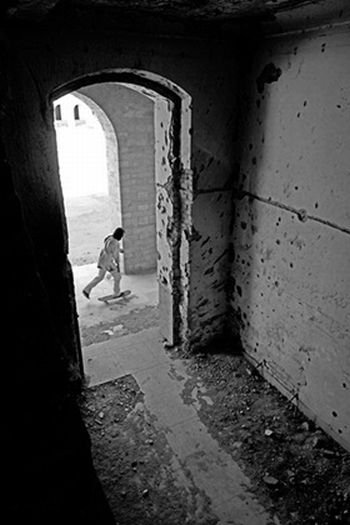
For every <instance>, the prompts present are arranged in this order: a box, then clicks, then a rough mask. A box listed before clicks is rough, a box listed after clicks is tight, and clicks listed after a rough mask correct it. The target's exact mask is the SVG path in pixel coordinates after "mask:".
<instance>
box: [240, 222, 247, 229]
mask: <svg viewBox="0 0 350 525" xmlns="http://www.w3.org/2000/svg"><path fill="white" fill-rule="evenodd" d="M241 228H242V230H245V229H246V228H247V223H246V222H244V221H242V222H241Z"/></svg>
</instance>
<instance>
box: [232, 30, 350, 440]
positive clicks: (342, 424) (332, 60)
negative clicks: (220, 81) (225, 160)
mask: <svg viewBox="0 0 350 525" xmlns="http://www.w3.org/2000/svg"><path fill="white" fill-rule="evenodd" d="M349 57H350V32H349V30H348V27H346V26H343V27H340V28H339V29H338V30H335V29H334V30H332V31H331V30H329V31H327V32H325V31H322V32H320V31H319V32H310V33H306V34H305V35H294V36H285V37H284V38H279V37H276V38H271V39H269V40H267V41H266V43H265V46H264V48H263V51H261V52H260V53H259V57H258V58H257V61H256V63H255V65H254V68H253V74H252V78H251V79H250V83H251V89H250V96H249V102H248V103H247V102H246V104H245V108H244V112H245V121H246V123H247V124H246V126H245V127H243V128H242V134H243V150H242V162H241V169H240V185H239V187H238V188H237V191H236V192H235V201H234V202H235V206H236V213H235V225H234V230H233V235H232V240H233V243H234V250H235V259H234V263H233V266H232V272H231V278H232V279H231V290H232V291H231V300H230V310H231V312H230V313H231V326H232V327H233V330H234V331H235V333H239V334H240V337H241V340H242V343H243V347H244V350H245V351H246V353H247V354H248V356H249V357H250V358H251V359H252V360H253V361H254V362H255V363H256V364H258V365H259V369H260V370H261V371H262V372H263V373H264V374H265V376H266V377H267V378H268V380H269V381H271V382H272V383H273V384H275V385H276V386H277V388H279V389H280V390H281V391H282V392H283V393H284V394H286V395H287V396H288V397H289V398H290V399H293V400H294V402H296V403H298V405H299V406H300V407H301V408H302V409H303V410H304V411H305V412H306V413H307V414H309V415H310V416H311V417H313V418H316V420H317V422H318V423H320V424H321V425H322V426H323V427H324V428H325V429H326V430H327V431H328V432H330V433H331V434H332V435H333V436H334V437H335V438H336V439H338V440H339V441H340V442H341V443H342V444H343V445H345V446H347V447H348V448H349V447H350V428H349V421H350V403H349V399H350V352H349V348H350V278H349V277H350V276H349V269H350V208H349V195H350V60H349Z"/></svg>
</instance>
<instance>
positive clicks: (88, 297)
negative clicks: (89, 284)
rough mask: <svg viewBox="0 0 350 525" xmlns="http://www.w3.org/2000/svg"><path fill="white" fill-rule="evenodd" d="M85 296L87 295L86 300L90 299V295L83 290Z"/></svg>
mask: <svg viewBox="0 0 350 525" xmlns="http://www.w3.org/2000/svg"><path fill="white" fill-rule="evenodd" d="M83 295H85V297H86V299H90V294H89V293H88V292H87V291H86V290H83Z"/></svg>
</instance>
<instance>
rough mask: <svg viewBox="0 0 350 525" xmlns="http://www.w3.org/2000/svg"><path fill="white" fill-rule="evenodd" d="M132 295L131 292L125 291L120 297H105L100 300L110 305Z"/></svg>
mask: <svg viewBox="0 0 350 525" xmlns="http://www.w3.org/2000/svg"><path fill="white" fill-rule="evenodd" d="M130 294H131V290H124V292H120V294H119V295H115V294H111V295H104V296H103V297H98V300H99V301H102V302H103V303H105V304H109V303H110V302H111V301H118V299H123V297H127V296H128V295H130Z"/></svg>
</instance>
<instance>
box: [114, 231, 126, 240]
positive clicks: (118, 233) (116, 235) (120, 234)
mask: <svg viewBox="0 0 350 525" xmlns="http://www.w3.org/2000/svg"><path fill="white" fill-rule="evenodd" d="M123 235H124V230H123V228H116V229H115V230H114V232H113V237H114V238H115V239H117V241H120V239H121V238H122V237H123Z"/></svg>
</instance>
